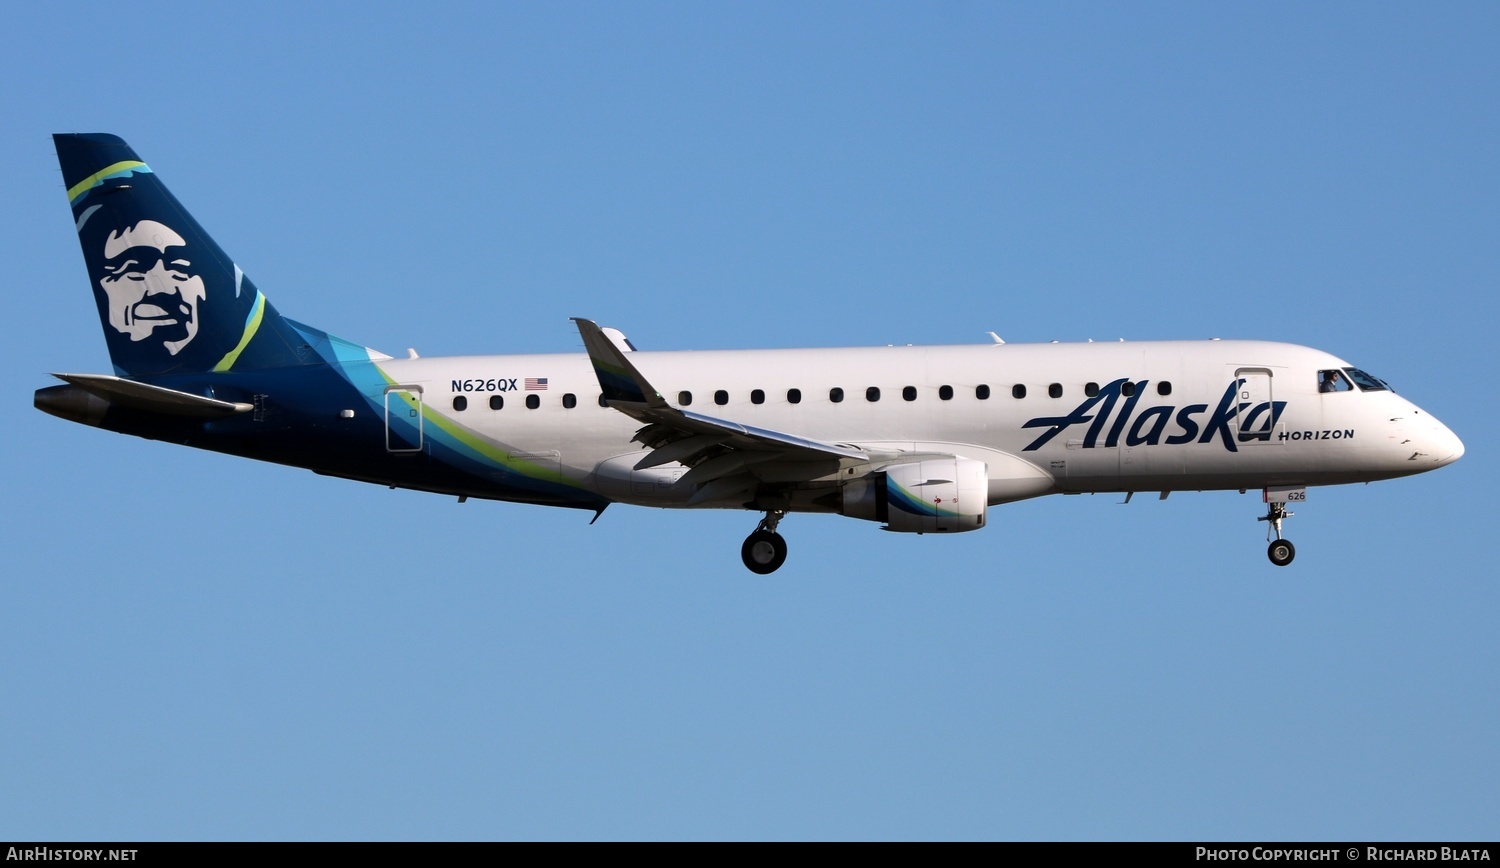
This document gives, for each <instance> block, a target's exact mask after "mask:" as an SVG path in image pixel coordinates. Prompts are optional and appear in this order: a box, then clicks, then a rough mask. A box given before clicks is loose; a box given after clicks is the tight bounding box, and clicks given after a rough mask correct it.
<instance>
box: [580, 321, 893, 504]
mask: <svg viewBox="0 0 1500 868" xmlns="http://www.w3.org/2000/svg"><path fill="white" fill-rule="evenodd" d="M573 322H575V323H577V324H578V332H579V334H581V335H582V336H583V344H584V346H585V347H587V348H588V353H589V361H590V362H592V363H593V365H594V373H595V375H597V376H598V378H599V388H600V389H601V390H603V392H604V400H605V402H606V403H607V404H609V406H610V407H613V408H614V409H616V410H619V411H620V412H621V413H624V414H625V415H627V416H629V417H631V418H632V419H635V420H637V421H639V422H641V423H643V424H644V427H642V428H641V430H639V431H637V432H636V435H635V439H636V440H637V441H638V442H640V443H641V444H642V445H643V446H646V447H647V448H648V449H650V450H651V453H650V454H649V455H647V456H646V457H645V458H642V459H641V460H640V462H638V463H637V464H636V469H637V470H643V469H645V468H648V467H656V466H658V465H662V464H667V463H670V462H673V461H677V462H680V463H682V464H685V465H688V466H690V467H691V468H692V470H689V471H688V472H687V473H686V474H684V475H683V477H682V479H681V480H680V482H681V484H698V485H702V486H703V488H701V489H700V490H699V492H698V494H696V495H694V499H693V500H690V501H689V503H692V502H695V501H702V500H706V499H709V498H710V497H720V496H725V491H726V490H729V489H730V488H731V487H732V485H733V484H735V482H734V481H735V480H738V481H739V484H740V485H741V488H742V489H745V490H748V489H749V488H750V487H751V485H750V484H745V483H746V480H745V479H741V477H744V476H745V473H744V471H745V468H747V467H750V466H752V465H755V464H760V463H764V462H768V461H822V462H827V461H829V460H834V461H840V460H843V459H853V460H857V461H868V460H869V455H868V454H867V453H866V452H865V451H864V450H863V449H860V448H859V447H857V446H851V445H849V444H846V443H827V442H824V441H821V440H813V439H811V438H808V437H800V436H798V435H796V434H788V433H785V432H782V431H773V430H771V429H769V428H759V427H756V426H754V425H744V424H741V423H739V422H733V421H730V420H728V419H718V418H715V417H713V416H706V415H704V414H702V413H694V412H693V411H691V410H684V409H682V408H680V407H673V406H671V405H670V404H668V403H667V401H666V399H664V398H663V397H662V396H661V393H660V392H658V391H657V390H656V388H655V387H654V386H652V385H651V383H650V381H648V380H647V379H646V377H645V376H644V375H643V374H641V372H640V371H639V370H637V369H636V367H635V365H634V364H633V363H632V362H631V361H630V358H629V356H628V354H627V353H626V352H625V351H623V350H622V349H621V347H620V342H617V341H616V340H611V339H610V337H609V336H608V335H606V334H605V332H604V330H603V329H601V328H600V327H599V326H598V325H597V324H596V323H594V322H593V321H591V320H587V319H581V318H579V317H574V318H573ZM716 482H718V483H721V484H719V485H715V484H714V483H716ZM750 482H751V483H753V480H750Z"/></svg>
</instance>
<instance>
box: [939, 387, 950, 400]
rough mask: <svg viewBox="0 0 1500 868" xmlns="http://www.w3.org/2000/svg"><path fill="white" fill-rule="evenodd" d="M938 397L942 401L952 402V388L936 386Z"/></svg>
mask: <svg viewBox="0 0 1500 868" xmlns="http://www.w3.org/2000/svg"><path fill="white" fill-rule="evenodd" d="M938 397H939V398H942V399H943V400H944V401H951V400H953V387H952V386H938Z"/></svg>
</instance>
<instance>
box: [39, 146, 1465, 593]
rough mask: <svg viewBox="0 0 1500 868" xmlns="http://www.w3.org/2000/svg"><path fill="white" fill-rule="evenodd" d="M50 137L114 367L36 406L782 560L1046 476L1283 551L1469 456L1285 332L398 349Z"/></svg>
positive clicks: (139, 186)
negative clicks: (808, 543) (676, 534)
mask: <svg viewBox="0 0 1500 868" xmlns="http://www.w3.org/2000/svg"><path fill="white" fill-rule="evenodd" d="M53 140H54V143H55V145H56V148H57V157H58V161H59V164H60V166H61V168H62V174H63V180H64V184H65V186H66V188H67V195H68V201H69V203H70V204H71V206H72V211H73V219H74V222H75V226H76V229H77V232H78V238H79V243H80V244H81V245H82V248H83V256H84V260H85V263H86V265H87V267H88V272H89V281H90V283H91V285H92V288H93V294H94V300H95V302H96V304H97V305H98V310H99V317H100V321H101V324H102V325H103V329H104V335H105V340H106V343H107V345H108V349H109V354H110V360H111V362H112V364H113V367H114V373H113V374H54V375H53V376H55V377H57V378H58V379H60V380H62V381H64V383H63V385H57V386H50V387H47V388H42V389H39V390H38V391H37V392H36V396H35V402H34V403H35V406H36V407H37V408H38V409H40V410H42V411H44V412H46V413H50V414H52V415H54V416H58V417H61V418H63V419H67V420H70V421H74V422H79V423H82V424H85V425H91V426H95V427H98V428H103V429H105V430H109V431H115V432H119V433H124V434H133V435H136V436H140V437H145V438H148V439H153V440H162V441H167V442H171V443H179V444H182V445H184V446H192V447H196V448H200V449H209V450H213V451H216V452H223V453H227V454H231V455H239V456H244V457H247V458H254V459H258V460H262V461H271V462H276V463H279V464H285V465H291V466H295V467H302V468H307V469H309V470H312V471H314V472H316V473H320V474H324V475H329V476H335V477H342V478H346V479H353V480H358V481H362V482H370V483H377V484H381V485H386V486H389V487H391V488H405V489H415V490H420V491H428V492H435V493H440V494H445V495H450V496H457V497H458V499H459V501H464V500H467V499H468V498H471V497H472V498H481V499H489V500H500V501H513V502H519V503H531V504H541V505H547V506H559V507H572V508H577V509H584V510H591V511H593V512H594V513H595V515H594V520H597V519H598V517H599V515H600V514H602V513H603V511H604V509H605V508H606V507H607V506H609V505H610V504H612V503H624V504H633V505H638V506H655V507H673V508H704V509H709V508H719V509H743V510H750V511H753V512H757V513H761V514H763V517H762V518H761V520H760V522H759V524H758V525H757V526H756V529H755V530H754V531H753V532H752V533H751V534H750V535H749V537H747V538H746V539H745V541H744V543H743V545H742V546H741V551H740V555H741V558H742V560H743V561H744V564H745V566H746V567H748V568H749V569H750V570H751V571H753V572H755V573H759V574H768V573H771V572H774V571H775V570H776V569H778V568H779V567H780V566H781V565H782V564H783V562H784V561H785V560H786V557H787V544H786V541H785V540H784V539H783V537H782V536H781V534H780V532H779V526H780V523H781V521H782V520H783V519H784V518H785V517H786V516H787V515H790V514H792V513H827V514H832V515H842V516H848V517H851V518H857V519H864V520H866V521H871V522H877V523H879V524H880V525H881V526H882V529H884V530H888V531H894V532H898V533H916V534H945V533H950V534H951V533H964V532H967V531H974V530H978V529H980V528H982V527H984V526H985V524H986V523H987V518H988V510H989V508H990V507H993V506H999V505H1001V504H1007V503H1012V502H1015V501H1020V500H1026V499H1029V498H1034V497H1041V496H1043V495H1048V494H1082V493H1102V492H1117V493H1123V494H1124V495H1125V498H1126V500H1127V501H1128V500H1129V499H1130V498H1131V497H1133V496H1134V495H1135V494H1136V493H1140V492H1157V493H1158V494H1159V497H1161V498H1163V499H1164V498H1166V497H1167V495H1168V494H1169V493H1171V492H1174V491H1207V490H1238V491H1240V492H1241V493H1243V492H1245V491H1248V490H1255V489H1258V490H1260V492H1261V494H1262V500H1263V502H1264V503H1265V504H1266V514H1265V515H1264V516H1261V517H1260V518H1259V520H1260V521H1264V522H1267V523H1268V527H1267V533H1266V536H1267V540H1268V543H1269V545H1268V548H1267V555H1268V557H1269V559H1270V560H1271V562H1272V563H1273V564H1276V565H1277V566H1286V565H1287V564H1290V563H1291V562H1292V559H1293V557H1294V556H1295V554H1296V549H1295V548H1294V547H1293V545H1292V543H1291V542H1290V541H1288V540H1286V539H1285V538H1283V536H1282V523H1283V522H1284V521H1285V520H1286V519H1287V518H1289V517H1290V516H1291V515H1292V513H1291V512H1290V511H1289V510H1288V506H1289V505H1292V504H1300V503H1303V502H1305V500H1306V496H1307V489H1308V488H1309V487H1313V486H1318V485H1341V484H1349V483H1356V482H1371V481H1375V480H1383V479H1392V478H1396V477H1402V476H1410V475H1413V474H1417V473H1424V472H1426V471H1429V470H1434V469H1436V468H1439V467H1443V466H1445V465H1448V464H1451V463H1453V462H1454V461H1457V460H1458V459H1459V458H1460V457H1461V456H1462V455H1463V453H1464V446H1463V443H1462V442H1461V441H1460V440H1459V438H1458V437H1457V436H1456V435H1454V433H1453V432H1452V431H1450V430H1449V429H1448V428H1447V427H1445V426H1444V425H1443V424H1442V423H1441V422H1439V421H1438V420H1437V419H1436V418H1434V417H1433V416H1432V415H1431V414H1429V413H1427V412H1426V411H1424V410H1422V409H1420V408H1418V407H1417V406H1416V405H1415V404H1413V403H1411V402H1410V401H1408V400H1406V399H1405V398H1403V397H1401V396H1399V395H1397V394H1396V393H1395V392H1394V391H1393V390H1391V388H1390V387H1389V386H1388V385H1387V384H1386V383H1385V382H1384V381H1382V380H1381V379H1379V378H1377V377H1374V376H1372V375H1370V374H1368V373H1365V372H1364V371H1363V370H1360V369H1359V368H1356V367H1354V366H1353V365H1351V364H1349V363H1348V362H1346V361H1344V360H1342V359H1340V358H1338V357H1336V356H1333V355H1330V354H1328V353H1326V352H1323V351H1321V350H1316V349H1311V348H1308V347H1303V346H1296V345H1292V344H1286V343H1272V342H1264V341H1241V340H1219V339H1210V340H1186V341H1139V342H1136V341H1132V342H1126V341H1117V342H1098V343H1095V342H1088V343H1056V342H1053V343H1047V344H1018V343H1005V342H1004V341H1002V340H1001V339H1000V338H999V337H998V336H995V335H994V334H993V333H991V334H990V340H989V342H988V343H983V344H976V345H963V346H916V347H913V346H888V347H860V348H843V349H772V350H751V351H739V350H735V351H729V350H725V351H692V352H688V351H674V352H655V351H646V350H638V349H636V347H635V346H634V345H633V344H632V343H631V342H630V341H629V340H628V339H626V338H625V336H624V335H623V334H622V333H621V332H620V331H618V330H615V329H611V328H602V327H600V326H599V325H597V324H595V323H594V322H592V321H590V320H588V319H584V318H575V319H574V320H573V323H574V324H575V326H576V327H577V330H578V333H579V335H580V336H581V337H582V340H583V345H584V349H585V352H583V353H578V352H574V353H559V354H550V355H495V356H453V357H446V358H422V357H419V356H418V355H417V353H416V352H415V351H409V353H408V357H407V358H394V357H392V356H389V355H386V354H384V353H380V352H377V351H375V350H373V349H369V348H367V347H365V346H363V345H361V344H358V343H353V342H350V341H347V340H343V339H341V338H338V337H335V336H333V335H331V334H329V333H327V332H324V331H322V330H320V329H316V328H313V327H311V326H308V325H304V324H302V323H299V322H296V321H294V320H291V319H289V318H286V317H283V316H282V315H281V314H280V313H279V312H278V311H277V310H276V308H275V307H273V306H272V305H271V303H270V301H268V300H267V299H266V297H265V296H264V295H263V294H262V293H261V292H260V290H259V289H257V288H256V286H255V284H254V283H253V282H252V281H251V280H250V278H249V277H248V276H246V275H245V274H244V272H243V271H242V270H241V269H240V268H239V266H238V265H236V264H235V262H234V260H233V259H231V258H230V257H229V256H227V255H226V254H225V253H224V252H223V250H221V249H220V248H219V246H218V245H217V244H216V243H215V242H214V241H213V239H212V238H211V237H209V235H208V234H207V233H206V232H205V231H204V230H203V229H202V228H201V227H200V226H199V225H198V223H197V221H195V220H194V219H193V217H192V216H191V215H190V214H189V213H188V211H187V210H186V209H185V208H183V207H182V205H181V204H179V203H178V201H177V199H176V198H175V197H173V195H172V194H171V193H170V192H168V190H167V188H166V187H165V186H163V184H162V182H161V181H160V180H159V179H158V177H157V175H156V174H155V173H154V172H153V171H152V170H151V168H150V167H149V166H147V165H146V164H145V163H144V162H142V161H141V160H140V158H139V157H138V156H137V155H136V153H135V152H134V151H133V150H132V149H131V148H130V146H129V145H127V144H126V143H125V142H124V141H123V140H122V139H120V138H118V137H116V136H113V135H107V134H102V133H93V134H66V135H64V134H59V135H55V136H54V137H53ZM591 523H592V522H591ZM1273 537H1274V538H1273Z"/></svg>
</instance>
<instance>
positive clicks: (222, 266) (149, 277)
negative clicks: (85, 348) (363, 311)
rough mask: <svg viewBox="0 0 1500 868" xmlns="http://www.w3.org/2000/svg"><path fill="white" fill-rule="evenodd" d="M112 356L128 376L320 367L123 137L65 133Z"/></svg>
mask: <svg viewBox="0 0 1500 868" xmlns="http://www.w3.org/2000/svg"><path fill="white" fill-rule="evenodd" d="M52 139H53V142H54V143H55V144H56V146H57V160H58V163H59V164H60V165H61V167H62V174H63V183H64V184H65V185H66V186H67V191H68V201H69V203H70V204H71V205H72V208H73V220H74V222H75V224H76V227H77V230H78V241H79V244H81V245H82V247H83V259H84V262H85V264H86V265H87V266H88V273H89V283H90V285H91V286H92V287H93V290H94V300H95V302H96V303H97V305H98V308H99V319H100V322H101V323H102V324H103V326H104V337H105V340H106V342H107V343H108V345H109V356H110V360H111V361H112V362H113V363H114V367H115V371H116V372H117V373H119V374H122V375H124V376H127V377H153V376H160V375H164V374H178V373H201V372H206V371H229V370H245V369H253V368H270V367H284V366H288V365H301V364H311V363H317V362H318V358H317V356H316V354H314V353H312V352H311V351H310V348H309V347H308V346H307V341H306V339H305V338H304V337H303V336H302V335H301V334H299V333H298V331H297V329H296V328H294V327H293V325H292V324H291V323H290V322H289V321H288V320H284V319H283V318H282V317H281V315H280V314H278V313H277V312H276V309H275V308H274V307H272V306H271V303H270V302H269V301H267V300H266V297H265V296H264V295H262V294H261V293H260V290H258V289H256V288H255V284H254V283H252V282H251V281H250V279H249V278H248V277H246V276H245V274H244V272H242V271H240V268H239V266H237V265H236V264H235V263H234V260H232V259H230V258H229V257H228V256H227V255H226V254H225V253H224V251H223V250H222V249H221V248H220V247H219V245H218V244H216V243H215V242H214V240H213V238H211V237H210V236H209V234H208V233H207V232H205V231H203V227H201V226H199V225H198V221H196V220H194V219H193V217H192V215H191V214H189V213H188V211H187V209H185V208H183V207H182V205H181V203H179V202H178V201H177V199H176V197H174V196H173V195H172V193H171V192H170V191H168V190H167V188H166V186H165V185H163V184H162V182H161V181H160V180H159V179H158V178H157V176H156V174H155V173H154V172H152V171H151V168H150V167H149V166H147V165H146V164H145V163H144V162H142V161H141V159H140V157H138V156H136V153H135V151H133V150H131V148H130V146H129V145H127V144H126V143H125V141H124V140H123V139H121V138H119V137H118V136H112V135H108V134H105V133H83V134H58V135H54V136H53V137H52Z"/></svg>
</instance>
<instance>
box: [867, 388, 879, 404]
mask: <svg viewBox="0 0 1500 868" xmlns="http://www.w3.org/2000/svg"><path fill="white" fill-rule="evenodd" d="M865 400H866V401H869V402H871V403H874V402H875V401H879V400H880V387H879V386H871V387H870V388H868V389H866V390H865Z"/></svg>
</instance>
